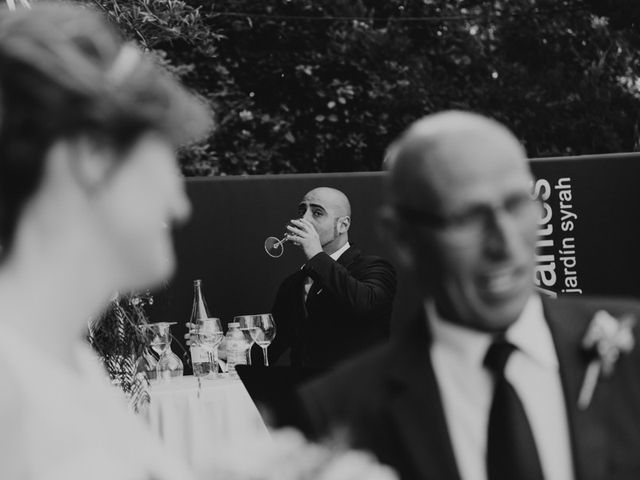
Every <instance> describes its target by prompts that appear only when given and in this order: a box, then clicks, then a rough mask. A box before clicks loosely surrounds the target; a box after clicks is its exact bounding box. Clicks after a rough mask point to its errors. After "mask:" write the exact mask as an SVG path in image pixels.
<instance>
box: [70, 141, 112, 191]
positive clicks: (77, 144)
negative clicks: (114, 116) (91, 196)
mask: <svg viewBox="0 0 640 480" xmlns="http://www.w3.org/2000/svg"><path fill="white" fill-rule="evenodd" d="M63 142H64V143H65V144H66V145H65V146H66V151H67V152H66V153H67V155H66V156H67V158H68V162H69V163H68V167H69V171H70V172H71V174H72V175H73V177H74V178H75V180H76V182H77V183H78V185H79V186H80V188H82V189H83V190H84V191H85V192H87V193H94V192H96V191H97V190H99V189H100V187H102V186H103V185H104V184H105V183H106V182H107V180H108V178H109V176H110V175H111V173H112V171H113V168H114V165H115V163H114V160H115V158H114V153H113V151H112V150H111V149H110V148H108V147H106V146H104V145H99V144H98V143H96V142H94V141H92V140H90V139H89V138H87V137H79V138H76V139H71V140H64V141H63Z"/></svg>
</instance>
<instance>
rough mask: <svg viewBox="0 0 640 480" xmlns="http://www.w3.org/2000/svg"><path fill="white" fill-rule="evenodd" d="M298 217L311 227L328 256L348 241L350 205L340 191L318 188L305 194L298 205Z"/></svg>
mask: <svg viewBox="0 0 640 480" xmlns="http://www.w3.org/2000/svg"><path fill="white" fill-rule="evenodd" d="M298 216H299V217H300V218H303V219H304V220H306V221H308V222H309V223H311V225H313V227H314V228H315V230H316V231H317V232H318V236H319V238H320V244H321V245H322V248H323V250H324V251H325V252H326V253H328V254H329V255H330V254H332V253H333V252H335V251H336V250H338V249H339V248H341V247H342V246H343V245H344V244H346V243H347V242H348V240H349V227H350V226H351V204H350V203H349V199H348V198H347V196H346V195H345V194H344V193H342V192H341V191H340V190H337V189H335V188H331V187H318V188H314V189H313V190H311V191H309V192H307V194H306V195H305V196H304V197H303V198H302V200H301V201H300V203H299V204H298Z"/></svg>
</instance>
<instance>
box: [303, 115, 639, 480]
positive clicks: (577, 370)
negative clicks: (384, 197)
mask: <svg viewBox="0 0 640 480" xmlns="http://www.w3.org/2000/svg"><path fill="white" fill-rule="evenodd" d="M396 148H397V150H396V151H395V155H394V158H393V159H392V160H391V162H390V163H391V165H390V169H391V171H390V178H389V187H390V188H389V199H388V205H387V209H386V213H385V215H384V222H385V225H386V227H387V229H388V231H389V234H390V236H391V237H392V238H393V241H394V244H395V250H396V254H397V258H398V261H399V265H401V266H402V267H403V268H404V269H406V270H408V271H409V272H410V273H411V274H412V275H413V277H414V278H415V281H416V283H417V284H418V285H419V286H420V288H421V292H422V294H423V304H422V305H419V306H418V308H417V310H418V314H417V315H416V316H415V317H414V318H413V320H412V321H409V322H407V325H406V326H405V328H404V331H403V332H402V333H401V334H399V335H398V336H397V337H395V338H394V339H392V341H390V342H389V343H388V344H387V345H385V346H383V347H380V348H377V349H374V350H372V351H371V352H368V353H367V354H365V355H364V356H362V357H361V358H358V359H356V360H354V361H352V362H349V364H347V365H345V366H343V367H341V368H340V369H338V370H336V371H335V372H332V373H331V374H330V375H328V376H327V377H325V378H321V379H319V380H316V381H314V382H312V383H311V384H309V385H307V386H305V387H303V389H302V390H301V399H302V403H303V406H304V410H305V411H306V414H307V415H306V416H307V421H308V422H307V423H308V425H307V426H308V427H309V431H310V432H312V433H314V434H315V435H318V436H322V435H324V434H327V433H330V431H331V428H332V426H346V427H348V430H349V433H350V435H351V439H352V442H353V444H354V445H355V446H356V447H358V448H365V449H369V450H371V451H373V452H374V453H375V454H376V455H377V456H378V457H379V459H380V461H381V462H383V463H386V464H389V465H391V466H393V467H395V468H396V469H397V471H398V472H399V473H400V474H401V477H402V478H403V479H405V480H420V479H426V480H429V479H432V480H542V479H546V480H608V479H614V478H615V479H619V480H620V479H624V480H632V479H638V478H640V348H638V347H635V348H632V347H633V344H634V342H633V339H634V338H637V334H638V332H637V330H638V329H637V327H636V326H635V325H634V318H637V317H638V314H639V312H640V310H639V308H638V305H637V304H636V303H635V302H634V303H631V302H621V301H614V300H602V299H588V298H585V297H564V298H559V299H557V300H553V299H549V298H541V297H540V296H539V295H538V294H537V293H536V291H535V289H534V266H535V246H536V239H537V228H538V219H539V218H540V205H539V203H538V202H536V201H534V200H533V199H532V198H531V196H530V192H531V183H532V176H531V174H530V171H529V167H528V163H527V160H526V156H525V152H524V151H523V148H522V147H521V146H520V144H519V142H518V141H517V140H516V138H515V137H514V136H513V134H511V132H509V131H508V130H507V129H506V128H505V127H504V126H502V125H501V124H499V123H497V122H495V121H492V120H489V119H487V118H484V117H481V116H479V115H473V114H470V113H464V112H444V113H440V114H435V115H431V116H428V117H425V118H423V119H422V120H419V121H417V122H416V123H415V124H413V125H412V126H411V127H410V128H409V129H408V131H407V132H406V133H405V134H404V135H403V136H402V137H401V139H400V141H399V143H398V144H397V146H396ZM594 325H599V326H600V327H601V330H599V332H600V338H601V339H604V340H605V343H606V341H610V342H611V343H609V346H610V347H611V346H615V348H618V350H619V354H620V355H619V357H617V355H615V354H614V355H613V356H612V357H611V358H610V360H612V363H615V368H614V371H613V372H612V373H611V374H610V375H609V376H607V377H606V378H602V376H603V375H604V374H603V372H600V373H602V375H598V372H597V371H593V370H591V372H592V373H590V374H588V375H587V370H588V365H589V362H590V361H592V360H594V359H596V360H597V359H598V358H599V357H598V354H597V353H596V352H594V351H592V352H591V354H590V353H589V352H585V349H584V347H583V345H582V344H583V339H584V338H585V335H586V332H587V331H590V330H592V328H593V326H594ZM594 331H595V330H594ZM596 337H597V335H596ZM605 343H602V342H601V345H605ZM614 353H615V352H614ZM594 374H595V376H594ZM585 378H590V379H591V380H594V382H593V383H592V384H591V386H592V387H594V388H588V387H587V386H585ZM586 383H589V381H587V382H586Z"/></svg>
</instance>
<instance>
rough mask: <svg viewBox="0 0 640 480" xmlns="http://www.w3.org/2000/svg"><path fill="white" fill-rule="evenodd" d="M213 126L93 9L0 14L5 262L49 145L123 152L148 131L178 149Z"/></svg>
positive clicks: (0, 206)
mask: <svg viewBox="0 0 640 480" xmlns="http://www.w3.org/2000/svg"><path fill="white" fill-rule="evenodd" d="M211 123H212V116H211V113H210V111H209V110H208V109H207V108H206V107H205V106H204V104H203V103H202V102H201V101H199V100H198V99H196V98H195V97H194V96H193V95H191V94H190V93H188V92H187V91H186V90H185V89H184V88H183V87H182V86H181V85H180V84H179V82H177V81H176V80H175V79H174V78H172V77H171V76H170V75H169V73H167V72H165V71H163V69H162V68H160V67H159V66H158V65H157V64H156V63H155V62H154V61H153V60H152V59H151V58H150V57H149V56H148V55H146V54H144V53H143V52H142V51H141V50H140V49H138V48H137V47H135V46H134V45H133V44H130V43H127V42H125V41H124V40H123V39H122V37H121V36H120V35H119V34H118V32H117V31H116V30H115V29H114V28H113V26H112V25H111V24H110V23H109V21H108V20H107V19H106V18H105V17H103V16H102V15H101V14H99V13H97V12H96V11H94V10H93V9H91V8H87V7H84V6H79V5H74V4H70V3H59V2H58V3H55V4H50V3H49V4H47V3H40V4H36V5H34V7H33V9H31V10H26V9H22V10H18V11H9V10H7V9H6V8H5V9H0V244H1V245H2V250H3V252H2V253H3V256H5V255H6V253H7V250H8V249H9V247H10V244H11V241H12V240H13V236H14V233H15V228H16V224H17V222H18V219H19V216H20V213H21V211H22V208H23V207H24V205H25V204H26V202H27V201H28V200H29V198H30V197H31V196H32V195H33V194H34V193H35V192H36V190H37V189H38V187H39V184H40V181H41V179H42V175H43V171H44V159H45V156H46V154H47V152H48V150H49V148H50V147H51V146H52V145H53V144H54V143H55V142H56V141H59V140H64V139H74V138H79V137H88V138H90V139H91V140H92V141H94V142H96V143H99V144H102V145H105V146H108V147H109V148H112V149H114V150H115V151H118V152H125V151H126V150H127V149H128V148H129V147H131V146H132V145H133V143H134V142H135V141H136V140H137V139H138V138H139V137H140V136H141V135H143V134H144V133H146V132H149V131H153V132H157V133H159V134H160V135H162V136H163V137H164V138H165V139H167V140H168V141H170V142H171V143H173V144H174V145H176V146H178V145H179V144H181V143H184V142H186V141H189V140H195V139H196V138H199V137H201V136H202V135H203V134H205V133H206V132H207V131H208V130H209V129H210V128H211ZM120 157H122V156H121V155H120Z"/></svg>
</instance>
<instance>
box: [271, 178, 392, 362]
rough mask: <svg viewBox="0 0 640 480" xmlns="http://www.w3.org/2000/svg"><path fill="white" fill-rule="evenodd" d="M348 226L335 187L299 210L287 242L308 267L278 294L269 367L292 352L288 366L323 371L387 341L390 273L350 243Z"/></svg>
mask: <svg viewBox="0 0 640 480" xmlns="http://www.w3.org/2000/svg"><path fill="white" fill-rule="evenodd" d="M350 225H351V205H350V203H349V199H348V198H347V196H346V195H345V194H344V193H342V192H341V191H339V190H336V189H334V188H329V187H320V188H315V189H313V190H311V191H310V192H308V193H307V194H306V195H305V196H304V198H303V199H302V201H301V202H300V204H299V205H298V218H297V219H294V220H291V222H290V224H289V225H288V226H287V237H286V238H287V240H288V241H290V242H293V243H294V244H295V245H297V246H299V247H300V249H301V250H302V251H303V253H304V256H305V258H306V263H305V264H304V266H303V267H302V268H301V269H300V270H298V271H296V272H294V273H293V274H292V275H290V276H289V277H288V278H286V279H285V280H284V281H283V283H282V284H281V286H280V288H279V290H278V293H277V295H276V299H275V302H274V306H273V309H272V313H273V316H274V318H275V321H276V325H277V328H278V334H277V336H276V339H275V340H274V342H273V344H272V346H271V347H270V348H269V354H270V356H271V358H272V360H274V361H275V360H276V359H277V358H278V357H279V356H280V355H281V354H282V353H283V352H284V351H285V350H287V348H291V354H290V358H291V364H292V365H294V366H307V367H316V368H327V367H331V366H333V365H335V364H336V363H338V362H339V361H341V360H343V359H345V358H347V357H349V356H351V355H353V354H354V353H356V352H359V351H362V350H363V349H365V348H367V347H370V346H372V345H375V344H377V343H379V342H382V341H384V340H386V339H387V338H388V336H389V320H390V316H391V307H392V303H393V297H394V294H395V289H396V275H395V271H394V269H393V267H392V266H391V264H390V263H389V262H387V261H386V260H384V259H382V258H380V257H376V256H372V255H365V254H364V253H362V252H361V251H360V249H358V248H357V247H355V246H354V245H351V244H350V243H349V227H350Z"/></svg>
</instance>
